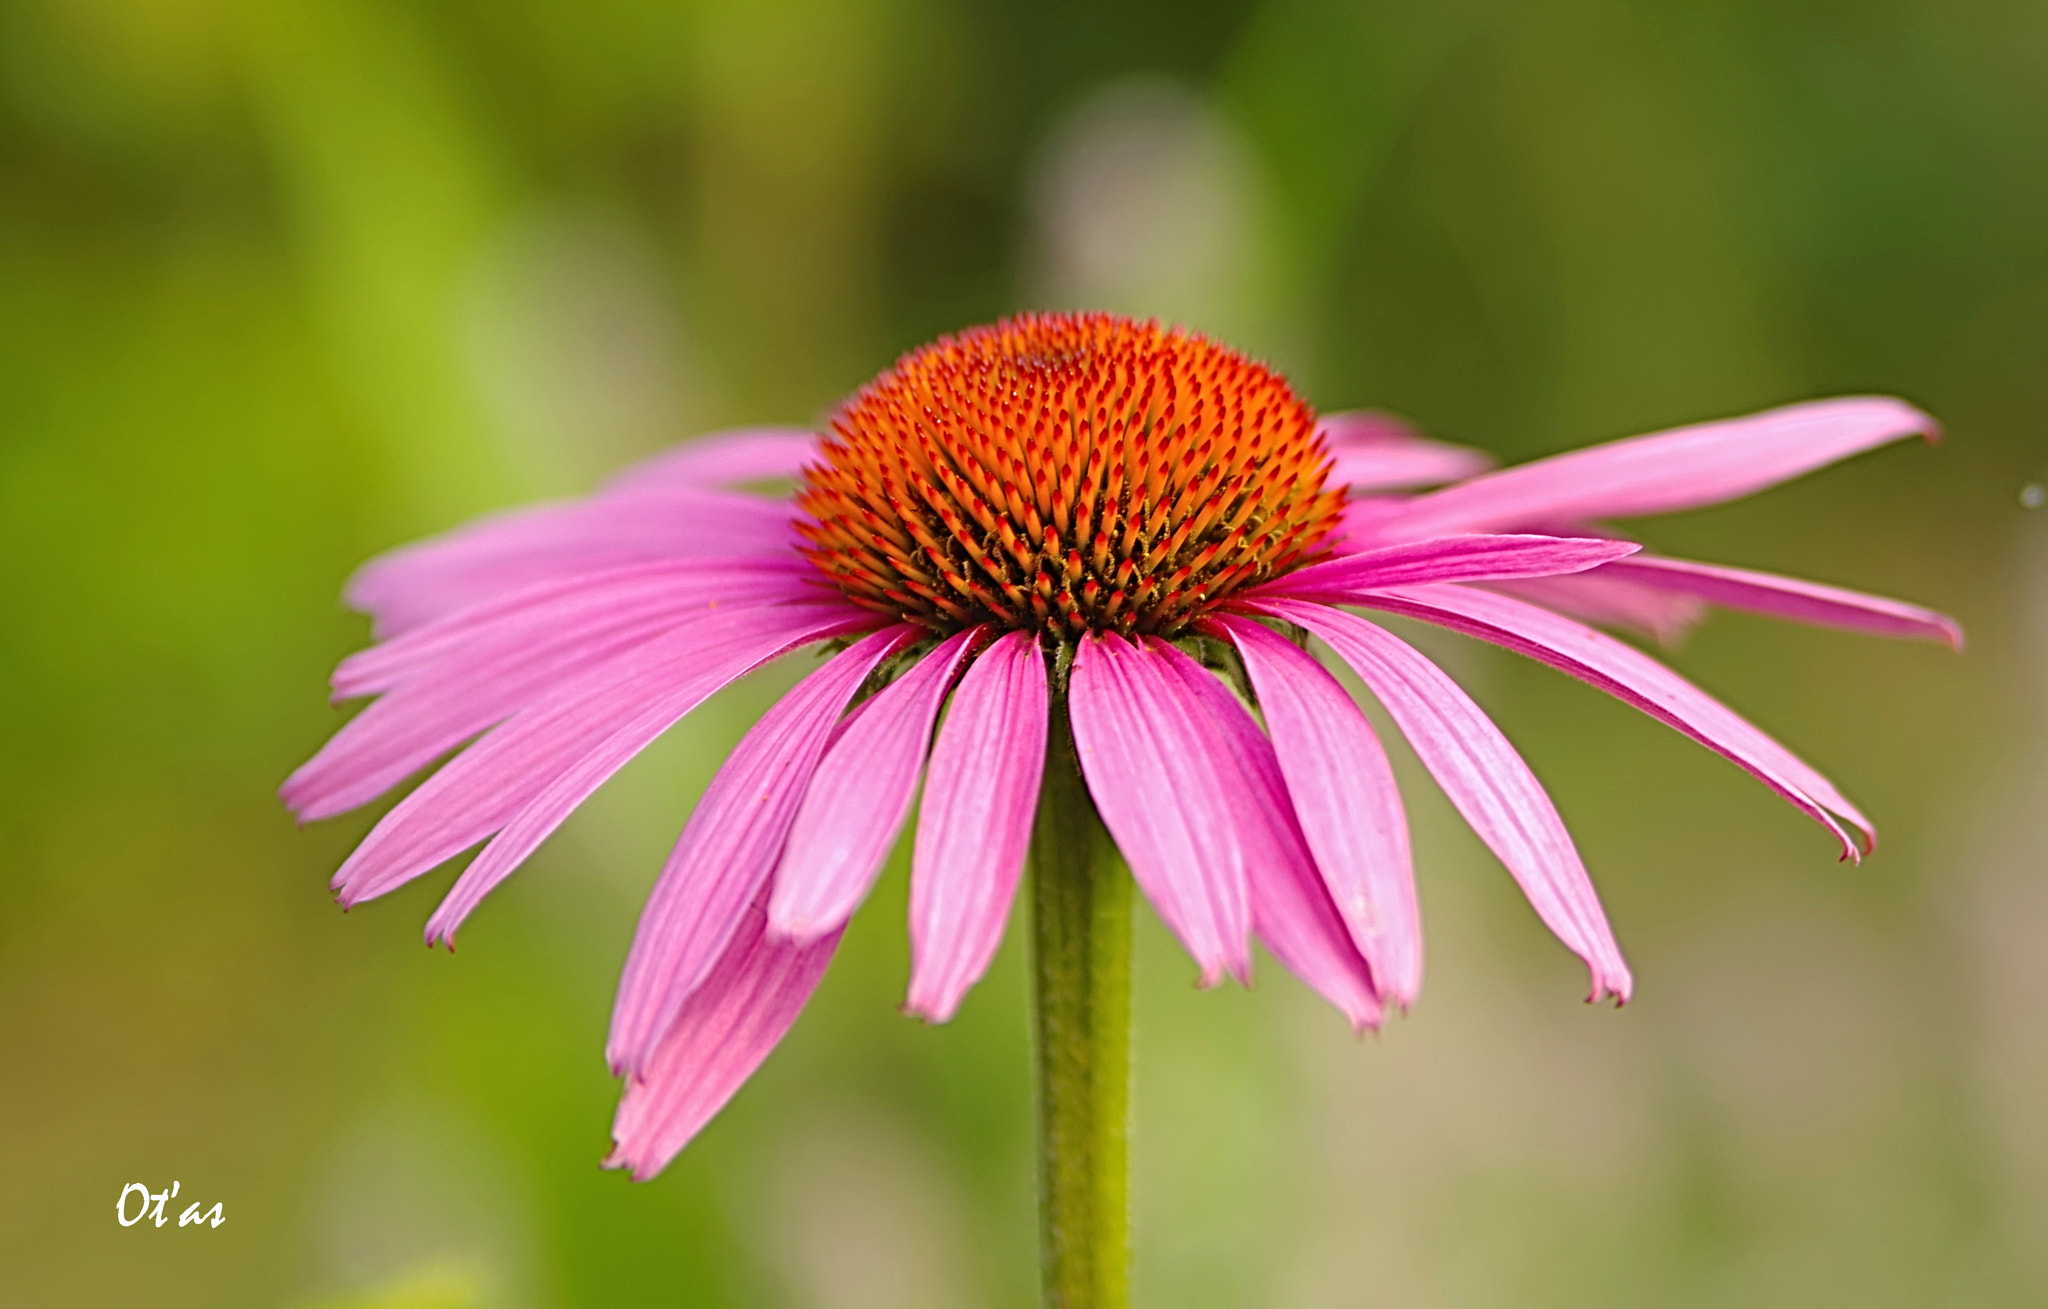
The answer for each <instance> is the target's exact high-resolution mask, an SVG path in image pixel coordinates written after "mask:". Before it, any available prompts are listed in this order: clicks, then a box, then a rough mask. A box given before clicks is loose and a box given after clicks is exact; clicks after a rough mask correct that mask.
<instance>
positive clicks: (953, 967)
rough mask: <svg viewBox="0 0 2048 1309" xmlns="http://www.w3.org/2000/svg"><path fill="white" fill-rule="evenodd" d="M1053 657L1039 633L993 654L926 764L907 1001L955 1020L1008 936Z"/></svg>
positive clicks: (963, 692)
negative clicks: (1047, 670) (1047, 671)
mask: <svg viewBox="0 0 2048 1309" xmlns="http://www.w3.org/2000/svg"><path fill="white" fill-rule="evenodd" d="M1047 700H1048V691H1047V688H1046V678H1045V656H1044V655H1043V654H1042V653H1041V652H1040V651H1039V648H1038V642H1037V640H1036V639H1035V638H1033V637H1032V636H1031V634H1029V633H1027V632H1010V633H1008V634H1006V635H1004V636H1002V637H1000V638H998V639H997V640H996V642H995V643H994V644H993V645H991V646H990V647H989V648H988V649H987V650H984V651H983V652H982V653H981V654H980V655H979V656H977V657H976V658H975V661H974V663H973V664H972V665H970V666H969V667H968V669H967V674H966V676H964V677H962V678H961V679H960V686H959V689H957V690H955V691H954V692H953V702H952V705H951V706H950V707H949V708H948V709H947V711H946V721H945V723H944V725H942V726H941V727H940V728H939V737H938V740H937V742H936V743H935V744H934V745H933V746H932V757H931V763H930V765H929V766H928V767H927V768H926V770H925V784H924V805H923V807H922V809H921V810H920V812H919V814H918V820H917V844H916V845H915V847H914V848H913V850H912V854H911V867H910V993H909V996H908V998H906V999H905V1001H904V1008H905V1009H906V1010H908V1011H909V1012H910V1013H912V1014H917V1015H921V1016H923V1017H924V1018H926V1019H929V1020H930V1021H932V1022H935V1023H943V1022H945V1021H947V1020H948V1019H950V1018H951V1017H952V1016H953V1011H954V1010H955V1009H956V1008H958V1007H959V1004H960V998H961V997H962V996H963V995H965V994H966V993H967V989H968V988H969V987H971V986H973V985H974V984H975V983H976V982H978V981H980V980H981V975H982V973H984V972H985V971H987V969H988V963H989V960H990V959H991V958H992V957H994V955H995V952H996V946H997V945H999V944H1000V943H1001V942H1002V939H1003V925H1004V923H1005V922H1007V921H1008V919H1009V915H1010V905H1011V902H1012V901H1013V900H1014V899H1015V897H1016V893H1017V879H1018V876H1019V875H1020V874H1021V873H1022V872H1023V870H1024V852H1025V850H1026V848H1027V847H1029V845H1030V843H1031V824H1032V818H1033V815H1034V814H1035V812H1036V811H1037V807H1038V785H1039V781H1040V778H1041V777H1042V776H1043V774H1044V771H1045V739H1046V712H1047Z"/></svg>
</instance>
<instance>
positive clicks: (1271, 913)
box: [1145, 637, 1382, 1031]
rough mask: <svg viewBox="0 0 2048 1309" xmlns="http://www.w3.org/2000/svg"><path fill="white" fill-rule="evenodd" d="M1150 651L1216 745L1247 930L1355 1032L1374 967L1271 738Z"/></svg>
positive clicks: (1194, 673)
mask: <svg viewBox="0 0 2048 1309" xmlns="http://www.w3.org/2000/svg"><path fill="white" fill-rule="evenodd" d="M1276 639H1277V638H1276ZM1145 640H1146V641H1148V642H1151V641H1153V640H1154V638H1150V637H1147V638H1145ZM1158 648H1159V649H1161V650H1168V651H1172V652H1173V653H1174V654H1175V655H1177V656H1179V658H1178V659H1177V660H1174V661H1173V667H1174V671H1175V672H1176V673H1177V674H1178V675H1179V677H1180V678H1181V681H1182V684H1183V685H1184V686H1185V687H1186V688H1187V689H1188V691H1189V693H1190V695H1191V697H1192V703H1191V705H1190V708H1191V709H1192V710H1193V711H1194V714H1195V716H1196V717H1197V718H1198V719H1206V720H1207V721H1206V725H1207V726H1209V727H1211V728H1213V729H1214V730H1215V732H1216V736H1217V740H1218V741H1219V742H1220V743H1221V745H1222V747H1223V748H1222V750H1221V751H1220V752H1219V753H1218V754H1217V755H1216V756H1215V763H1216V766H1217V774H1218V777H1219V779H1220V781H1221V783H1222V789H1221V790H1220V791H1219V792H1218V793H1217V796H1216V799H1215V801H1214V803H1216V804H1218V805H1219V806H1227V807H1229V808H1230V809H1232V810H1234V811H1236V815H1237V824H1238V831H1239V832H1240V833H1241V834H1242V835H1243V836H1244V837H1245V840H1246V845H1245V855H1246V866H1245V878H1246V884H1247V886H1248V888H1249V890H1250V893H1251V905H1252V930H1253V932H1254V933H1255V934H1256V935H1257V936H1258V938H1259V940H1261V941H1263V942H1265V944H1266V948H1267V949H1268V950H1271V951H1272V952H1273V957H1274V958H1276V959H1278V960H1279V961H1280V962H1281V964H1282V965H1283V966H1285V967H1286V968H1287V970H1288V971H1289V972H1291V973H1293V974H1294V975H1295V976H1296V977H1299V978H1300V979H1301V980H1302V981H1304V982H1306V983H1308V984H1309V986H1310V987H1311V988H1313V989H1314V990H1315V991H1316V992H1317V993H1318V994H1319V995H1321V996H1322V997H1323V998H1324V999H1326V1000H1328V1001H1329V1002H1330V1003H1331V1004H1332V1005H1335V1006H1336V1008H1337V1010H1338V1012H1339V1013H1342V1014H1343V1015H1344V1016H1345V1017H1346V1018H1347V1019H1349V1020H1350V1021H1351V1027H1352V1030H1353V1031H1364V1030H1365V1029H1367V1028H1369V1027H1377V1026H1379V1023H1380V1018H1381V1017H1382V1010H1381V1006H1380V998H1379V993H1378V991H1377V990H1376V989H1375V987H1374V983H1373V975H1372V969H1371V967H1370V966H1369V965H1368V964H1367V962H1366V960H1365V957H1364V956H1363V955H1361V954H1360V953H1359V951H1358V947H1357V946H1355V945H1353V944H1352V941H1351V937H1350V935H1349V933H1347V932H1346V931H1345V927H1344V921H1343V919H1342V918H1340V917H1338V915H1337V907H1336V906H1335V905H1334V904H1333V903H1331V900H1330V892H1329V890H1328V889H1327V887H1326V886H1325V883H1324V879H1323V877H1322V876H1321V874H1319V873H1318V872H1317V870H1316V862H1315V859H1314V858H1313V857H1312V856H1311V855H1310V853H1309V849H1308V846H1307V845H1306V844H1305V843H1304V842H1303V840H1302V834H1301V827H1300V825H1299V824H1298V823H1297V822H1296V821H1295V813H1296V811H1295V809H1294V806H1293V805H1292V804H1291V803H1290V801H1289V798H1288V794H1287V783H1286V780H1285V779H1284V777H1283V776H1282V774H1281V771H1280V764H1279V761H1278V760H1277V759H1276V758H1275V757H1274V751H1273V743H1272V742H1271V741H1268V740H1267V739H1266V735H1265V733H1263V732H1261V731H1260V730H1259V725H1258V724H1257V723H1255V722H1253V721H1252V716H1251V715H1250V714H1249V713H1247V712H1246V711H1245V707H1244V706H1243V705H1242V704H1239V703H1238V701H1237V698H1236V697H1235V696H1233V695H1231V693H1230V692H1229V691H1227V690H1225V689H1224V688H1223V684H1222V683H1221V682H1219V681H1217V680H1216V679H1215V677H1213V676H1211V675H1210V673H1209V672H1208V670H1207V669H1205V668H1203V667H1202V666H1201V665H1200V664H1197V663H1196V662H1195V661H1194V660H1192V659H1189V658H1187V657H1186V656H1185V655H1181V654H1180V652H1179V651H1178V650H1174V649H1173V647H1172V646H1170V645H1167V644H1165V643H1164V642H1159V643H1158ZM1352 712H1354V713H1356V712H1357V710H1356V708H1355V707H1354V708H1353V710H1352Z"/></svg>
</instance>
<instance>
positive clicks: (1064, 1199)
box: [1031, 701, 1131, 1309]
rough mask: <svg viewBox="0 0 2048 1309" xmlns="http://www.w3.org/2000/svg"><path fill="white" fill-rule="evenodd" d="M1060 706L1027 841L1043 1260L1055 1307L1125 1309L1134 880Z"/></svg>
mask: <svg viewBox="0 0 2048 1309" xmlns="http://www.w3.org/2000/svg"><path fill="white" fill-rule="evenodd" d="M1066 708H1067V707H1066V705H1065V704H1064V703H1061V702H1057V701H1056V702H1055V703H1054V705H1053V706H1052V715H1051V717H1052V732H1051V739H1050V740H1049V741H1048V742H1047V743H1046V745H1047V748H1046V759H1045V781H1044V785H1043V786H1042V788H1041V789H1040V791H1039V796H1038V822H1037V825H1036V827H1035V828H1034V829H1033V830H1032V835H1031V864H1032V876H1031V884H1032V969H1033V971H1032V982H1033V991H1034V1001H1035V1003H1034V1006H1033V1007H1034V1009H1035V1011H1036V1019H1037V1022H1036V1031H1037V1042H1038V1152H1039V1162H1038V1187H1039V1198H1038V1208H1039V1257H1040V1262H1041V1264H1042V1268H1043V1273H1044V1278H1045V1303H1046V1306H1047V1309H1124V1306H1125V1304H1126V1303H1127V1299H1128V1296H1127V1291H1126V1269H1127V1267H1128V1264H1129V1251H1130V1237H1129V1216H1128V1215H1129V1202H1128V1198H1127V1190H1126V1185H1125V1176H1126V1172H1127V1163H1126V1143H1127V1140H1128V1136H1129V1122H1130V1082H1131V1044H1130V1037H1131V879H1130V875H1129V874H1128V873H1126V872H1125V871H1124V868H1123V863H1122V861H1121V860H1120V859H1119V858H1118V857H1117V851H1116V845H1115V843H1114V842H1112V841H1111V840H1110V837H1109V833H1108V831H1107V830H1105V829H1104V828H1103V826H1102V819H1101V818H1100V817H1099V816H1098V815H1097V814H1096V812H1095V804H1094V801H1092V800H1091V799H1090V798H1089V796H1088V788H1087V785H1086V784H1085V783H1084V782H1083V781H1082V780H1081V774H1080V772H1079V770H1078V769H1077V767H1076V763H1075V758H1074V748H1073V738H1072V735H1071V733H1070V732H1069V730H1068V728H1067V714H1066Z"/></svg>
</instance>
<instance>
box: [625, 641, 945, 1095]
mask: <svg viewBox="0 0 2048 1309" xmlns="http://www.w3.org/2000/svg"><path fill="white" fill-rule="evenodd" d="M923 633H924V629H923V628H919V627H913V626H911V625H909V624H907V623H900V624H898V625H896V626H894V627H890V628H885V629H884V630H882V631H879V632H876V633H874V634H873V635H870V636H866V637H863V638H861V639H860V640H859V641H857V642H855V643H854V644H853V646H851V647H850V648H849V649H847V650H845V651H843V652H842V653H840V654H838V655H835V656H833V657H832V659H831V660H829V661H828V662H827V663H826V664H825V665H824V667H822V668H819V669H818V670H817V671H816V672H814V673H812V674H811V675H810V676H809V677H806V678H805V679H804V680H803V681H802V682H800V683H798V684H797V686H796V688H795V689H794V690H792V691H790V693H789V694H787V695H785V696H783V697H782V699H781V700H779V701H777V702H776V703H775V706H774V707H773V708H771V709H770V710H769V711H768V712H767V713H765V714H763V715H762V716H761V720H760V721H759V722H757V723H755V724H754V726H753V727H752V728H751V729H750V730H749V731H748V732H747V734H746V736H745V737H743V738H742V739H741V740H740V743H739V745H738V746H737V747H735V748H734V749H733V752H732V754H731V755H730V756H729V757H727V759H726V761H725V763H724V765H723V766H722V767H721V768H720V769H719V770H718V775H717V776H716V777H714V778H712V779H711V785H710V786H709V787H707V788H706V789H705V791H704V797H703V799H702V800H700V801H699V802H698V804H697V808H696V811H695V812H694V813H692V814H691V815H690V821H689V823H688V824H687V825H686V826H685V827H684V828H683V834H682V836H681V837H680V838H679V839H678V840H677V841H676V846H675V851H674V853H672V854H671V855H670V856H669V859H668V863H667V865H666V866H665V867H664V868H663V869H662V870H661V877H660V878H659V879H658V880H657V881H656V882H655V884H654V890H653V892H652V893H650V894H649V895H648V897H647V907H646V908H645V909H644V910H642V911H641V914H640V925H639V927H638V928H636V929H635V931H634V933H633V948H632V949H631V951H629V952H628V953H627V955H626V969H625V974H624V976H623V977H621V978H620V980H619V994H618V1000H617V1002H616V1004H615V1005H614V1007H613V1010H612V1026H611V1037H610V1040H609V1041H608V1042H607V1045H606V1058H607V1059H609V1060H610V1062H611V1066H612V1071H613V1072H622V1071H626V1070H630V1069H638V1068H641V1067H642V1066H644V1065H645V1063H646V1062H647V1060H648V1059H649V1058H650V1057H651V1056H652V1054H653V1049H654V1046H655V1043H656V1041H657V1039H658V1038H659V1037H660V1036H661V1034H662V1033H663V1032H665V1031H667V1030H668V1028H669V1026H670V1024H672V1023H673V1022H674V1021H675V1019H676V1015H677V1014H678V1013H680V1012H681V1011H682V1007H683V1002H684V1001H685V1000H687V999H688V998H689V997H690V995H691V994H692V993H693V992H694V991H695V990H696V989H697V987H698V986H699V985H700V984H701V983H702V982H703V981H704V978H705V977H706V975H707V974H708V973H709V972H710V970H711V967H712V965H713V964H714V963H716V962H717V960H718V957H719V953H720V951H722V950H724V949H725V947H726V944H727V942H728V941H729V940H730V938H731V936H732V933H733V930H734V929H735V928H736V927H737V925H738V924H739V921H740V917H741V915H742V913H743V912H744V911H745V910H746V907H747V905H748V904H750V903H752V902H753V901H754V899H755V897H756V896H757V895H760V894H761V892H762V888H763V887H765V886H766V885H767V884H768V877H769V874H771V873H772V872H774V870H775V864H776V861H777V860H779V859H780V858H781V857H782V847H783V843H784V841H785V840H787V839H788V836H789V826H790V824H791V823H792V822H794V821H795V819H796V811H797V806H798V805H799V804H801V803H802V802H803V797H804V791H805V790H806V788H808V787H809V786H810V783H811V776H812V774H813V773H815V772H816V771H817V767H818V761H819V760H820V759H822V758H823V757H824V755H825V750H826V748H827V747H828V746H829V745H830V744H831V742H832V740H833V737H834V733H835V732H836V731H837V730H838V728H839V726H840V716H841V715H842V714H844V713H845V712H846V705H847V702H848V701H850V700H852V699H853V697H854V693H855V692H857V691H859V690H860V688H861V686H862V684H864V683H865V682H866V681H867V679H868V677H869V676H870V675H871V674H873V673H874V671H875V670H876V669H877V668H879V667H881V666H882V663H883V662H884V661H885V660H887V659H889V658H890V657H891V656H893V655H895V654H896V653H897V652H898V651H900V650H902V649H903V648H904V647H905V646H907V645H908V644H910V642H912V641H913V640H916V639H917V638H918V637H919V636H921V635H923Z"/></svg>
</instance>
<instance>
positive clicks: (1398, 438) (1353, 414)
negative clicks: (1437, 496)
mask: <svg viewBox="0 0 2048 1309" xmlns="http://www.w3.org/2000/svg"><path fill="white" fill-rule="evenodd" d="M1319 427H1320V429H1321V432H1322V435H1323V438H1324V439H1325V440H1327V441H1328V442H1329V443H1330V456H1331V458H1332V459H1333V460H1334V461H1335V464H1334V467H1332V469H1331V470H1330V481H1331V483H1333V484H1349V486H1350V487H1351V489H1352V491H1354V492H1358V491H1392V490H1396V489H1399V488H1403V487H1410V486H1435V485H1438V484H1439V483H1443V482H1455V481H1458V480H1460V479H1461V478H1467V477H1477V476H1478V475H1479V474H1481V473H1483V472H1485V471H1486V470H1487V469H1489V468H1491V467H1493V460H1492V459H1491V458H1489V457H1488V456H1487V455H1485V454H1484V453H1483V452H1481V451H1478V450H1474V449H1472V448H1470V447H1469V446H1462V445H1446V444H1444V443H1443V442H1441V441H1430V440H1425V439H1424V438H1423V437H1421V436H1418V435H1416V432H1415V429H1414V428H1413V427H1410V426H1409V425H1408V424H1407V423H1405V422H1403V421H1402V420H1401V419H1399V418H1396V417H1394V416H1393V415H1392V414H1388V413H1382V412H1380V411H1378V410H1374V409H1354V410H1351V411H1349V412H1346V413H1336V414H1324V415H1323V416H1322V422H1321V423H1320V424H1319Z"/></svg>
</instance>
